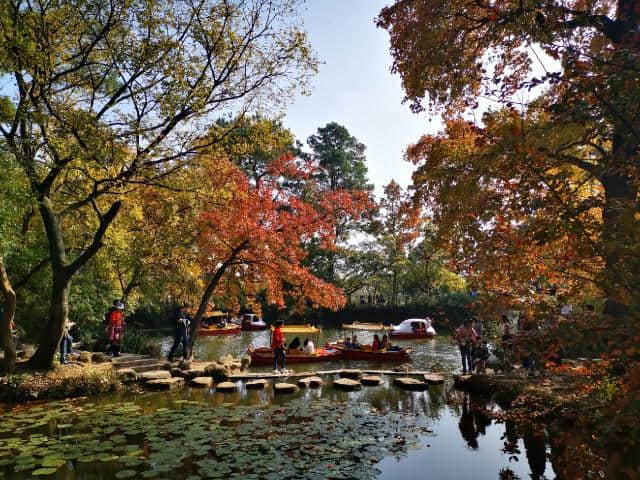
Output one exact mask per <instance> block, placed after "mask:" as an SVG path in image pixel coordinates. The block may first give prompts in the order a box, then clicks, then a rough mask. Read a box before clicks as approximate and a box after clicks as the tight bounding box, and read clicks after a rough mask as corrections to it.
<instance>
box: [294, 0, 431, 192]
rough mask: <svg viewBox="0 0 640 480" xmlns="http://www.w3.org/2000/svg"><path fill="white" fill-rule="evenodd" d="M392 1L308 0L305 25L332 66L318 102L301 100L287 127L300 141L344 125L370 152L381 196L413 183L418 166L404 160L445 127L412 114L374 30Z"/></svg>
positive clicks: (321, 77)
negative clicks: (394, 185)
mask: <svg viewBox="0 0 640 480" xmlns="http://www.w3.org/2000/svg"><path fill="white" fill-rule="evenodd" d="M390 3H391V0H307V5H306V8H305V11H304V13H303V20H304V26H305V28H306V30H307V31H308V33H309V36H310V40H311V45H312V47H313V48H314V50H315V51H316V53H317V55H318V57H319V58H320V60H321V61H323V62H324V64H323V65H321V67H320V71H319V73H318V75H317V76H316V77H315V79H314V81H313V86H314V88H313V89H312V92H311V96H309V97H303V96H298V97H296V99H295V101H294V103H293V104H292V105H291V106H289V107H288V109H287V115H286V117H285V118H284V120H283V122H284V124H285V126H287V127H288V128H290V129H291V130H292V131H293V133H294V134H295V135H296V137H297V138H298V139H300V140H301V141H304V142H306V139H307V138H308V137H309V136H310V135H312V134H313V133H315V131H316V130H317V128H318V127H322V126H324V125H326V124H327V123H329V122H332V121H335V122H338V123H340V124H342V125H344V126H345V127H347V129H348V130H349V132H351V134H352V135H354V136H355V137H356V138H358V140H360V141H361V142H362V143H364V144H365V145H366V146H367V151H366V154H367V165H368V167H369V179H370V181H371V182H372V183H374V184H375V186H376V193H378V194H380V193H381V192H382V187H383V186H384V185H386V184H387V183H389V181H390V180H391V179H395V180H396V182H398V183H399V184H400V185H402V186H403V187H405V186H407V185H408V184H409V183H410V181H411V172H412V169H413V165H411V164H410V163H408V162H406V161H404V158H403V155H404V150H405V149H406V147H407V146H408V145H409V144H410V143H413V142H415V141H417V140H418V139H419V138H420V136H421V135H422V134H424V133H427V132H434V131H437V130H438V129H439V128H440V124H439V123H438V121H437V120H436V121H434V122H429V116H428V115H416V114H413V113H411V111H410V110H409V107H408V105H406V104H404V105H403V104H402V99H403V97H404V95H403V91H402V87H401V83H400V78H399V77H398V76H397V75H392V74H391V72H390V67H391V55H390V54H389V40H388V34H387V32H386V31H385V30H382V29H379V28H377V27H376V26H375V24H374V18H375V17H376V16H377V14H378V12H380V10H381V9H382V8H383V7H384V6H385V5H387V4H390Z"/></svg>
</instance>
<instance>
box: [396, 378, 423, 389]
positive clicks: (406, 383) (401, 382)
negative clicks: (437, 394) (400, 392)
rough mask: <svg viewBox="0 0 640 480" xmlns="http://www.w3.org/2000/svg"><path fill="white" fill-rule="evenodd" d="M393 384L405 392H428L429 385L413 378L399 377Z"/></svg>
mask: <svg viewBox="0 0 640 480" xmlns="http://www.w3.org/2000/svg"><path fill="white" fill-rule="evenodd" d="M393 384H394V385H396V386H398V387H400V388H404V389H405V390H418V391H419V390H428V389H429V384H428V383H425V382H423V381H421V380H416V379H415V378H409V377H399V378H395V379H394V380H393Z"/></svg>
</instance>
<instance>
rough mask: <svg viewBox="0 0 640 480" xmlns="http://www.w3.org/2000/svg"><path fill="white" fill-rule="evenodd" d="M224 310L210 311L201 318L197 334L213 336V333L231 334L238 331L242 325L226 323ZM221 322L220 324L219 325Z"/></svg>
mask: <svg viewBox="0 0 640 480" xmlns="http://www.w3.org/2000/svg"><path fill="white" fill-rule="evenodd" d="M227 316H228V315H227V314H226V313H224V312H210V313H207V314H206V316H205V317H204V318H203V324H202V325H200V328H199V329H198V335H203V336H215V335H232V334H234V333H240V332H241V331H242V327H240V325H234V324H233V323H228V322H227V321H226V317H227ZM221 324H222V325H221Z"/></svg>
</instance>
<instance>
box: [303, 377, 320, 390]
mask: <svg viewBox="0 0 640 480" xmlns="http://www.w3.org/2000/svg"><path fill="white" fill-rule="evenodd" d="M322 384H323V381H322V379H321V378H320V377H316V376H313V377H305V378H301V379H300V380H298V386H299V387H301V388H317V387H320V386H322Z"/></svg>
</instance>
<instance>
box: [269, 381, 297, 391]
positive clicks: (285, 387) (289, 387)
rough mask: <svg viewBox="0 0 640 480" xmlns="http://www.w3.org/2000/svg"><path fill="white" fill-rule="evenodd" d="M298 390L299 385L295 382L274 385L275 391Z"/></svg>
mask: <svg viewBox="0 0 640 480" xmlns="http://www.w3.org/2000/svg"><path fill="white" fill-rule="evenodd" d="M298 390H299V388H298V386H297V385H294V384H293V383H276V384H275V385H274V386H273V391H274V392H275V393H294V392H296V391H298Z"/></svg>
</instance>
